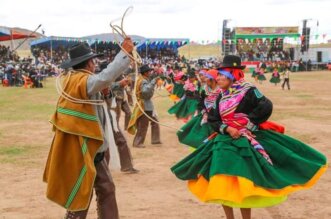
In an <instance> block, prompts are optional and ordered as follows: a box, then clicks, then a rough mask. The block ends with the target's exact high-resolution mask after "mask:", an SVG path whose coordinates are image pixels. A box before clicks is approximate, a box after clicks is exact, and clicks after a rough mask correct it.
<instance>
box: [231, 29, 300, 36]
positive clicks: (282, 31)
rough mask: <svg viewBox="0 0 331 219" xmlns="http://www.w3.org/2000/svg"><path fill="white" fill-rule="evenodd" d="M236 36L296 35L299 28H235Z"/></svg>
mask: <svg viewBox="0 0 331 219" xmlns="http://www.w3.org/2000/svg"><path fill="white" fill-rule="evenodd" d="M235 31H236V35H259V34H261V35H266V34H271V35H272V34H298V33H299V27H236V28H235Z"/></svg>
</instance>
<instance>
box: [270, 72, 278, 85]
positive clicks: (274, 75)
mask: <svg viewBox="0 0 331 219" xmlns="http://www.w3.org/2000/svg"><path fill="white" fill-rule="evenodd" d="M270 83H273V84H275V86H276V85H277V84H278V83H280V74H279V73H278V70H277V68H274V71H273V73H272V77H271V79H270Z"/></svg>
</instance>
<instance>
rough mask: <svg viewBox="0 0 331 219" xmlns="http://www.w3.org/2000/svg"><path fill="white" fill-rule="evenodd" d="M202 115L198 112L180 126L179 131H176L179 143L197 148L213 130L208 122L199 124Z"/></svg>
mask: <svg viewBox="0 0 331 219" xmlns="http://www.w3.org/2000/svg"><path fill="white" fill-rule="evenodd" d="M202 116H203V115H202V114H201V113H200V114H199V115H197V116H195V117H193V118H192V119H191V120H190V121H188V122H187V123H186V124H185V125H184V126H183V127H182V128H181V131H178V132H177V136H178V140H179V142H180V143H182V144H185V145H187V146H190V147H193V148H197V147H199V146H200V145H202V144H203V141H204V140H206V139H207V138H208V136H210V135H211V134H212V133H213V132H214V130H213V128H212V127H211V126H210V124H208V123H205V124H203V125H201V120H202Z"/></svg>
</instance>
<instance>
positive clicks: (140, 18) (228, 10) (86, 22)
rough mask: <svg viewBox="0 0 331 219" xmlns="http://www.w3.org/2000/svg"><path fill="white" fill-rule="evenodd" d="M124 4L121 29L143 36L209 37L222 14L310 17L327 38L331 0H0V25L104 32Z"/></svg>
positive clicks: (266, 20)
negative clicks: (128, 8) (129, 8)
mask: <svg viewBox="0 0 331 219" xmlns="http://www.w3.org/2000/svg"><path fill="white" fill-rule="evenodd" d="M128 6H133V7H134V10H133V11H132V13H131V14H130V15H129V16H128V18H127V19H126V20H125V31H126V32H127V33H128V34H136V35H141V36H144V37H159V38H166V37H168V38H170V37H172V38H190V39H191V40H210V41H214V40H217V39H218V37H219V35H220V29H221V24H222V20H223V19H232V25H233V26H298V25H300V24H301V23H302V20H303V19H305V18H307V19H313V21H311V22H310V24H309V25H311V26H312V27H313V31H312V33H311V34H324V33H326V34H328V38H330V37H331V12H330V9H331V0H262V1H257V0H230V1H221V0H199V1H197V0H162V1H161V0H158V1H155V0H53V1H48V0H0V26H1V25H3V26H10V27H22V28H27V29H30V30H32V29H35V28H36V27H37V26H38V25H39V24H42V25H43V28H44V30H45V32H46V33H45V34H46V35H48V36H50V35H54V36H72V37H81V36H86V35H92V34H98V33H107V32H110V31H111V29H110V28H109V22H110V21H111V20H113V19H115V18H118V17H120V16H121V15H122V14H123V12H124V11H125V9H126V8H127V7H128ZM317 20H319V27H318V28H316V23H317Z"/></svg>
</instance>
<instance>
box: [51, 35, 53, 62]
mask: <svg viewBox="0 0 331 219" xmlns="http://www.w3.org/2000/svg"><path fill="white" fill-rule="evenodd" d="M51 63H53V41H52V37H51Z"/></svg>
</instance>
